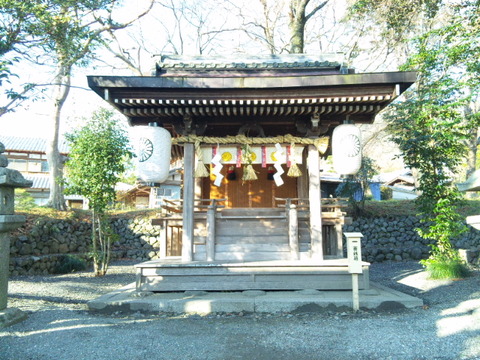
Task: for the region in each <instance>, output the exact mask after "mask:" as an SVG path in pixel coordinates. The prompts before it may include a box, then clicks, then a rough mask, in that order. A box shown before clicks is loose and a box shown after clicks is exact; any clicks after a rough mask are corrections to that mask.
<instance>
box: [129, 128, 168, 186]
mask: <svg viewBox="0 0 480 360" xmlns="http://www.w3.org/2000/svg"><path fill="white" fill-rule="evenodd" d="M133 132H134V135H135V142H136V146H135V148H136V152H137V157H136V161H137V166H136V168H137V176H138V177H139V178H140V179H141V180H142V181H145V182H149V183H162V182H164V181H165V180H167V178H168V173H169V170H170V155H171V148H172V138H171V135H170V133H169V132H168V130H165V129H164V128H162V127H158V126H135V127H134V128H133Z"/></svg>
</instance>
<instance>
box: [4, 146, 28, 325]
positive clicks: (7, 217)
mask: <svg viewBox="0 0 480 360" xmlns="http://www.w3.org/2000/svg"><path fill="white" fill-rule="evenodd" d="M4 151H5V146H4V145H3V144H2V143H0V327H3V326H7V325H10V324H12V323H15V322H17V321H20V320H22V319H23V318H24V317H25V314H24V313H23V312H21V311H20V310H18V309H12V308H10V309H7V294H8V273H9V265H10V237H9V236H8V233H9V232H10V231H12V230H15V229H16V228H18V227H19V226H21V225H22V224H23V223H24V222H25V216H23V215H15V214H14V212H15V188H26V187H30V186H32V182H31V181H29V180H26V179H25V178H24V177H23V175H22V174H20V173H19V172H18V171H17V170H13V169H7V168H6V167H7V165H8V160H7V157H6V156H5V155H3V152H4Z"/></svg>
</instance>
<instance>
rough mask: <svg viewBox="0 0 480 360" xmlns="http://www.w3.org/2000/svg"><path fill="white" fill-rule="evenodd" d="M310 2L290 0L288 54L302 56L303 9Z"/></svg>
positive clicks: (304, 23) (303, 36) (303, 33)
mask: <svg viewBox="0 0 480 360" xmlns="http://www.w3.org/2000/svg"><path fill="white" fill-rule="evenodd" d="M309 1H310V0H292V1H291V3H290V23H289V28H290V35H291V37H290V53H291V54H302V53H303V50H304V49H303V48H304V38H305V25H306V23H307V19H306V17H305V8H306V6H307V4H308V2H309Z"/></svg>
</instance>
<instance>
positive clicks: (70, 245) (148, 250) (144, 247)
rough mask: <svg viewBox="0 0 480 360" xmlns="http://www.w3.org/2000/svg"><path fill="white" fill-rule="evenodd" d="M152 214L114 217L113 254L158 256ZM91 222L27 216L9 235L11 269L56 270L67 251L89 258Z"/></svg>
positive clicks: (27, 272) (142, 257) (14, 272)
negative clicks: (150, 217)
mask: <svg viewBox="0 0 480 360" xmlns="http://www.w3.org/2000/svg"><path fill="white" fill-rule="evenodd" d="M150 221H151V220H150V219H149V218H125V217H124V218H122V217H116V218H113V219H112V220H111V226H112V229H113V231H114V232H115V233H116V234H118V238H117V239H116V240H115V241H114V243H113V244H112V258H114V259H115V258H130V259H136V260H148V259H155V258H156V257H157V252H158V248H159V234H160V227H158V226H155V227H154V226H152V225H151V224H150ZM91 234H92V232H91V223H90V222H88V221H85V220H83V221H79V220H58V219H52V218H34V217H32V216H30V215H29V216H28V221H27V223H26V224H25V225H24V226H23V227H21V228H20V229H18V230H16V231H14V232H13V233H12V234H11V236H10V273H11V275H13V276H16V275H33V274H49V273H52V272H54V270H55V268H56V267H57V265H58V263H59V261H60V259H61V257H62V256H64V255H66V254H71V255H76V256H79V257H81V258H87V257H88V253H89V252H90V249H91Z"/></svg>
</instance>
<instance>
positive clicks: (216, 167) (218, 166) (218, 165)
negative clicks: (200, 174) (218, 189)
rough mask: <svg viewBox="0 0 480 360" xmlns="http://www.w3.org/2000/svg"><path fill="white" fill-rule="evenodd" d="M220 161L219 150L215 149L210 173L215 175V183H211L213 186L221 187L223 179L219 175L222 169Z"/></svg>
mask: <svg viewBox="0 0 480 360" xmlns="http://www.w3.org/2000/svg"><path fill="white" fill-rule="evenodd" d="M221 160H222V155H220V149H219V148H217V153H216V154H215V156H214V157H213V158H212V164H213V170H212V173H213V174H214V175H215V181H214V182H213V185H215V186H220V185H222V180H223V177H224V176H223V175H222V174H220V171H222V168H223V165H222V163H221V162H220V161H221Z"/></svg>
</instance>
